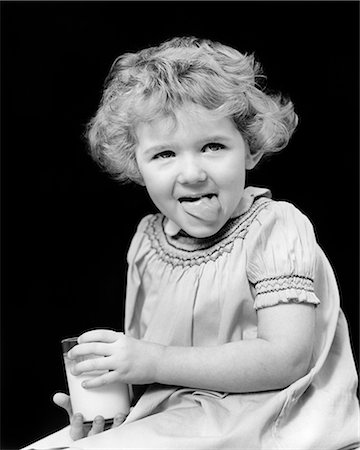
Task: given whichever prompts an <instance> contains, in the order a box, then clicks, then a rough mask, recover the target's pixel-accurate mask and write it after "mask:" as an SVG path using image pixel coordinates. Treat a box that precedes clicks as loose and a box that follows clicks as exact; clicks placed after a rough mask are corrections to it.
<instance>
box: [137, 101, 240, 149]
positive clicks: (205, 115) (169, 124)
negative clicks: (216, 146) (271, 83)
mask: <svg viewBox="0 0 360 450" xmlns="http://www.w3.org/2000/svg"><path fill="white" fill-rule="evenodd" d="M135 131H136V135H137V138H138V142H139V143H141V141H143V140H151V141H157V140H172V139H177V138H180V139H186V140H187V139H191V138H194V139H201V138H206V137H207V136H210V135H215V134H219V135H220V134H225V135H227V136H231V135H234V134H237V133H239V132H238V130H237V128H236V126H235V123H234V122H233V120H232V119H231V118H229V117H226V116H223V115H221V114H219V113H217V112H214V111H210V110H208V109H206V108H204V107H202V106H200V105H195V104H190V105H184V106H182V107H179V108H178V109H176V110H175V111H174V112H173V113H172V114H167V115H164V116H160V117H158V118H156V119H154V120H152V121H148V122H141V123H139V124H138V125H137V127H136V129H135Z"/></svg>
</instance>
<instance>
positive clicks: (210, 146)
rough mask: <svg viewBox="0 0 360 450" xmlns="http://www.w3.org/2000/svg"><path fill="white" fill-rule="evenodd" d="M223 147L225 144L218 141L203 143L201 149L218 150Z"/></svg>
mask: <svg viewBox="0 0 360 450" xmlns="http://www.w3.org/2000/svg"><path fill="white" fill-rule="evenodd" d="M224 148H225V145H223V144H220V143H218V142H209V143H208V144H206V145H204V147H203V148H202V151H204V152H206V151H210V152H218V151H219V150H223V149H224Z"/></svg>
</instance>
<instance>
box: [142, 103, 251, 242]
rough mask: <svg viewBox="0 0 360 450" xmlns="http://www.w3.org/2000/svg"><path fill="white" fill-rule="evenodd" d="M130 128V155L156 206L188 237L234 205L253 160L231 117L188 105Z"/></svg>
mask: <svg viewBox="0 0 360 450" xmlns="http://www.w3.org/2000/svg"><path fill="white" fill-rule="evenodd" d="M175 115H176V120H175V121H174V120H173V119H171V118H169V117H165V118H161V119H158V120H154V121H153V122H151V123H141V124H139V125H138V126H137V128H136V135H137V139H138V145H137V146H136V150H135V155H136V160H137V163H138V167H139V170H140V173H141V175H142V177H143V181H144V184H145V186H146V189H147V191H148V193H149V195H150V197H151V199H152V201H153V202H154V204H155V205H156V206H157V208H158V209H159V210H160V211H161V212H162V213H163V214H164V215H165V216H166V217H168V218H169V219H171V220H172V221H173V222H175V223H176V224H177V225H178V226H179V227H180V228H181V229H182V230H184V231H185V232H186V233H188V234H189V235H190V236H194V237H199V238H202V237H208V236H212V235H213V234H215V233H216V232H217V231H219V230H220V229H221V228H222V227H223V226H224V225H225V224H226V222H227V221H228V220H229V218H230V217H231V216H232V214H233V213H234V211H235V209H236V207H237V205H238V204H239V202H240V200H241V197H242V195H243V191H244V185H245V171H246V169H250V168H252V167H253V166H254V165H255V163H256V162H255V160H254V158H253V157H252V156H251V155H250V153H249V152H248V149H247V145H246V143H245V141H244V139H243V138H242V136H241V134H240V132H239V131H238V129H237V128H236V126H235V124H234V123H233V121H232V120H231V119H229V118H227V117H214V115H213V114H211V112H210V111H209V110H207V109H206V108H203V107H201V106H199V105H195V104H190V105H186V106H184V107H181V108H179V109H178V110H177V111H176V114H175Z"/></svg>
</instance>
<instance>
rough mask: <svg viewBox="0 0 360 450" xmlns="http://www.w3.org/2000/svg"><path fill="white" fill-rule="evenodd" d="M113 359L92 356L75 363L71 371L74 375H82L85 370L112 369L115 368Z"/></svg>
mask: <svg viewBox="0 0 360 450" xmlns="http://www.w3.org/2000/svg"><path fill="white" fill-rule="evenodd" d="M113 368H114V367H113V364H112V359H111V358H109V357H107V358H92V359H86V360H85V361H81V362H79V363H77V364H73V366H72V367H71V369H70V370H71V373H72V374H73V375H80V374H81V373H83V372H91V371H93V370H111V369H113Z"/></svg>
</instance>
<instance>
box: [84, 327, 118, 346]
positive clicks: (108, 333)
mask: <svg viewBox="0 0 360 450" xmlns="http://www.w3.org/2000/svg"><path fill="white" fill-rule="evenodd" d="M120 334H124V333H121V332H117V331H114V330H92V331H87V332H86V333H83V334H82V335H81V336H79V338H78V343H79V344H82V343H84V342H115V341H116V340H117V339H118V338H119V335H120Z"/></svg>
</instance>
